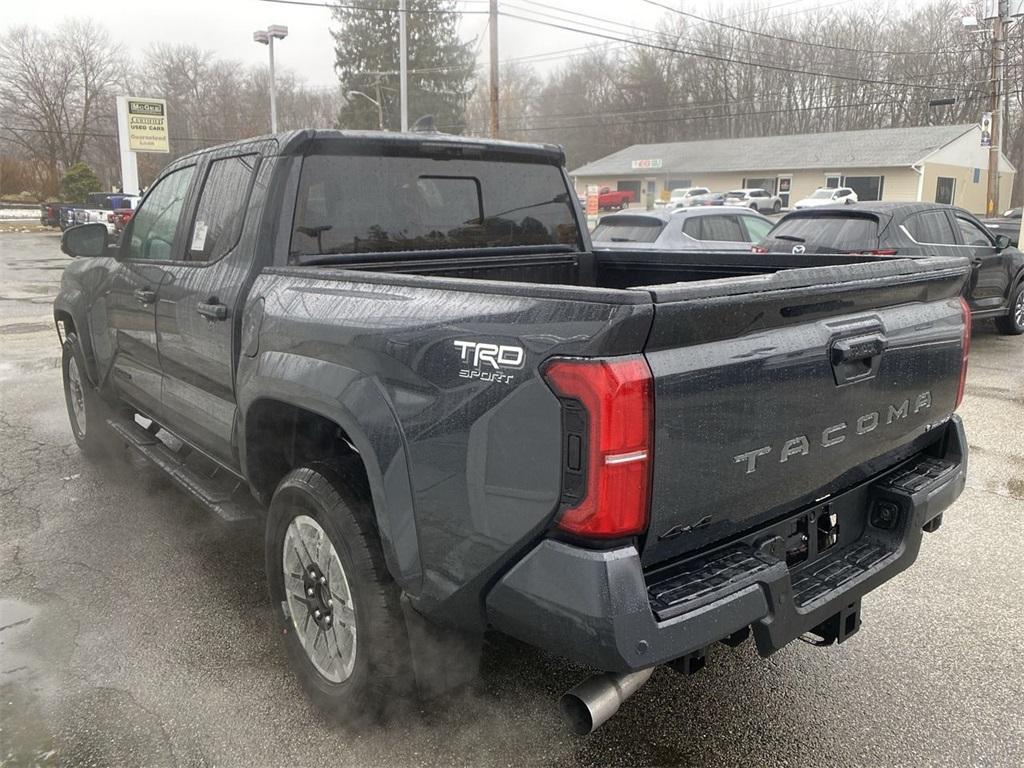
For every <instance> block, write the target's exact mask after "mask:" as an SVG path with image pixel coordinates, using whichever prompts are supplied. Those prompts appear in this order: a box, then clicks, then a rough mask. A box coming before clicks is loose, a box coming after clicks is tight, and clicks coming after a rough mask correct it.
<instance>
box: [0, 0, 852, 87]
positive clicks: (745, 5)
mask: <svg viewBox="0 0 1024 768" xmlns="http://www.w3.org/2000/svg"><path fill="white" fill-rule="evenodd" d="M347 1H348V2H351V3H352V4H365V5H373V4H375V0H347ZM851 1H853V2H857V1H858V0H851ZM659 2H663V3H664V4H665V5H672V6H678V0H659ZM753 2H754V3H755V4H756V5H765V6H773V7H775V6H778V7H779V10H777V11H776V12H777V13H791V12H793V11H799V9H800V8H802V7H813V6H815V5H822V6H826V5H830V4H835V2H836V0H753ZM0 3H2V5H3V12H2V14H0V29H6V28H8V27H10V26H14V25H17V24H34V25H37V26H46V25H48V24H52V23H53V22H54V20H59V19H61V18H64V17H67V16H72V17H78V18H82V17H89V18H92V19H94V20H96V21H98V22H101V23H102V24H104V25H105V26H106V27H107V28H108V29H109V30H110V31H111V33H112V34H113V35H114V37H115V38H116V39H118V40H119V41H121V42H122V43H123V44H124V45H125V46H126V47H127V48H128V50H129V51H130V52H131V54H132V55H133V56H135V57H141V56H142V54H143V52H144V51H145V50H146V48H147V47H149V46H150V45H152V44H153V43H156V42H160V41H165V42H170V43H193V44H195V45H198V46H200V47H202V48H209V49H212V50H215V51H216V52H217V53H218V54H219V55H220V56H222V57H224V58H231V59H237V60H240V61H243V62H246V63H253V64H263V63H265V62H266V60H267V53H266V47H265V46H262V45H258V44H257V43H254V42H253V41H252V32H253V30H256V29H260V28H263V27H266V26H267V25H268V24H284V25H286V26H287V27H288V31H289V35H288V38H287V39H286V40H285V41H283V42H281V43H279V44H278V45H276V46H275V54H276V58H277V63H278V66H279V67H284V68H288V69H290V70H292V71H294V72H295V73H296V74H298V75H299V76H300V77H302V78H303V79H304V80H305V81H306V82H308V83H309V84H311V85H317V86H331V85H334V84H336V83H337V80H336V78H335V76H334V70H333V64H334V40H333V38H332V37H331V35H330V32H329V27H330V22H331V14H330V11H329V10H328V9H327V8H323V7H309V6H302V5H285V4H283V3H276V2H275V3H272V2H263V1H262V0H162V2H133V1H132V0H127V1H126V2H111V1H110V0H19V1H16V0H0ZM716 4H717V3H716ZM722 4H723V5H725V6H729V5H735V6H736V13H737V16H736V18H735V19H734V23H736V24H738V25H742V23H743V15H742V14H743V12H744V11H746V10H749V8H750V6H751V0H724V2H722ZM515 7H518V8H519V9H529V10H528V13H529V15H530V16H533V17H535V18H541V15H542V14H549V16H548V17H546V18H545V20H546V21H548V22H551V23H559V22H558V21H557V20H556V19H554V18H551V16H550V15H553V14H554V15H557V14H559V12H558V11H556V10H555V9H556V8H560V9H562V11H561V13H560V15H562V16H563V17H566V16H567V14H566V12H569V15H570V17H571V13H579V14H584V15H586V16H588V17H590V18H591V19H592V21H593V22H594V23H598V24H601V25H602V26H604V25H607V24H609V23H613V22H617V23H620V24H628V25H636V26H640V27H652V26H654V24H655V23H656V22H657V19H658V17H659V16H660V15H661V14H663V13H666V11H664V10H662V9H660V8H657V7H655V6H652V5H650V4H648V3H646V2H642V0H536V2H534V0H508V2H507V3H505V2H502V8H503V9H505V10H506V11H507V13H510V14H518V13H521V12H522V11H519V10H515ZM683 7H685V8H686V9H687V10H690V11H692V12H695V13H700V12H701V10H702V9H704V8H706V7H707V5H706V3H704V2H694V1H693V0H687V2H685V4H684V5H683ZM458 8H459V9H460V10H465V11H483V10H486V9H487V2H486V0H460V1H459V3H458ZM572 18H574V19H575V21H570V22H569V23H572V24H574V25H576V24H578V23H582V22H586V19H584V18H581V17H572ZM486 26H487V15H486V14H482V13H465V14H463V15H462V16H461V17H460V22H459V32H460V34H461V35H462V37H463V38H464V39H466V40H474V39H478V38H479V37H480V36H482V35H484V34H485V30H486ZM623 31H624V30H622V29H621V27H619V28H617V29H616V30H615V31H614V34H617V35H621V34H622V33H623ZM480 42H481V43H482V45H483V48H482V50H483V51H484V52H485V53H484V55H483V56H482V57H481V58H480V61H481V62H486V50H487V48H486V40H480ZM600 42H601V41H600V40H598V39H595V38H593V37H590V36H586V35H580V34H577V33H573V32H566V31H564V30H559V29H554V28H551V27H545V26H541V25H538V24H535V23H529V22H524V21H519V20H516V19H513V18H506V17H502V19H501V23H500V33H499V43H500V46H501V48H500V51H499V55H498V57H499V59H502V60H504V59H507V58H519V57H523V56H535V57H538V58H535V59H533V60H532V61H533V63H534V64H535V66H537V67H538V69H541V70H545V69H547V68H550V67H553V66H557V65H558V64H559V63H560V59H559V58H557V56H558V55H559V54H560V53H563V52H564V51H566V50H567V49H573V48H577V47H580V46H585V45H587V44H592V43H600ZM546 54H551V56H545V55H546Z"/></svg>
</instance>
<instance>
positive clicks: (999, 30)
mask: <svg viewBox="0 0 1024 768" xmlns="http://www.w3.org/2000/svg"><path fill="white" fill-rule="evenodd" d="M1003 8H1004V4H1003V2H1000V3H999V15H998V16H996V17H995V18H994V19H993V20H992V74H991V80H992V82H991V97H992V102H991V104H990V105H989V109H990V110H991V112H992V142H991V144H990V145H989V148H988V201H987V203H986V205H985V215H986V216H998V215H999V155H1000V153H1001V152H1002V143H1003V142H1002V136H1003V119H1002V118H1003V58H1004V56H1005V54H1006V18H1005V16H1004V15H1003Z"/></svg>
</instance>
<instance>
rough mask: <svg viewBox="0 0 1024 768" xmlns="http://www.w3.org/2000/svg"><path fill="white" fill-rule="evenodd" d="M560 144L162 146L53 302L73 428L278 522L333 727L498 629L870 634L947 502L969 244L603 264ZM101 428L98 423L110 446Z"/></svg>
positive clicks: (628, 660)
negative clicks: (178, 149) (128, 215)
mask: <svg viewBox="0 0 1024 768" xmlns="http://www.w3.org/2000/svg"><path fill="white" fill-rule="evenodd" d="M581 221H582V217H581V211H580V210H579V203H578V200H577V198H576V195H575V194H574V193H573V190H572V187H571V184H570V181H569V179H568V177H567V176H566V174H565V171H564V169H563V155H562V152H561V150H560V149H559V148H557V147H552V146H541V145H523V144H513V143H507V142H496V141H481V140H470V139H462V138H458V137H449V136H444V135H441V134H382V133H348V132H336V131H301V132H295V133H289V134H281V135H277V136H272V137H266V138H261V139H254V140H251V141H246V142H241V143H235V144H231V145H228V146H222V147H218V148H214V149H210V150H206V151H203V152H200V153H196V154H192V155H189V156H187V157H183V158H180V159H178V160H175V161H174V162H173V163H172V164H171V165H170V166H168V167H167V168H166V169H165V171H164V172H163V173H162V174H161V175H160V177H159V178H158V179H157V180H156V181H155V182H154V183H153V185H152V186H151V188H150V189H149V192H148V193H147V195H146V197H145V199H144V200H143V201H142V202H141V204H140V206H139V209H138V211H137V212H136V213H135V216H134V218H133V219H132V221H131V222H130V224H129V225H128V227H127V229H126V231H125V233H124V235H123V237H122V238H121V241H120V242H119V243H118V244H112V243H108V236H107V233H106V229H105V227H104V226H103V225H93V224H87V225H83V226H81V227H76V228H73V229H70V230H68V232H66V233H65V235H64V240H63V245H62V247H63V249H64V250H65V252H67V253H68V254H70V255H73V256H78V257H81V258H77V259H76V260H75V261H73V262H72V263H71V264H69V265H68V267H67V268H66V270H65V272H64V277H63V282H62V287H61V291H60V295H59V296H58V298H57V300H56V302H55V305H54V317H55V319H56V322H57V326H58V333H59V336H60V339H61V342H62V344H63V351H64V358H63V359H64V366H63V371H64V380H65V392H66V397H67V405H68V413H69V415H70V419H71V425H72V428H73V431H74V435H75V438H76V440H77V441H78V443H79V444H80V445H81V447H82V448H83V449H84V450H85V451H86V452H87V453H90V454H93V453H101V452H104V451H107V450H109V447H110V446H111V444H112V443H116V444H117V445H121V446H123V445H124V444H125V443H127V445H128V446H129V447H130V448H132V449H134V450H136V451H138V452H139V453H141V454H142V455H143V456H145V457H147V458H149V459H151V460H152V461H153V462H155V463H156V464H157V465H158V466H160V467H161V468H163V469H164V470H165V471H166V472H167V473H168V475H169V476H170V477H171V478H172V479H174V480H175V481H176V482H177V483H178V484H180V485H181V486H182V487H183V488H185V489H186V490H187V491H188V492H190V493H191V494H192V495H193V496H194V497H195V498H196V499H197V500H198V501H200V502H201V503H202V504H204V505H205V506H206V507H208V508H209V509H210V510H212V511H213V512H214V513H216V514H218V515H220V516H221V517H223V518H224V519H225V520H228V521H245V520H250V519H253V520H258V521H261V523H262V524H264V525H265V529H266V568H267V577H268V581H269V586H270V593H271V601H272V605H273V606H274V610H275V613H276V617H277V621H278V622H279V625H280V628H281V630H282V634H283V635H284V640H285V646H286V649H287V652H288V654H289V656H290V657H291V661H292V663H293V665H294V667H295V669H296V671H297V674H298V675H299V677H300V678H301V680H302V683H303V685H304V686H305V688H306V690H307V691H308V693H309V695H310V696H311V697H312V698H313V699H314V700H315V701H316V702H317V704H319V705H320V706H321V707H323V708H324V709H325V710H327V711H328V712H330V713H331V714H333V715H335V716H337V717H339V718H350V717H354V716H359V715H362V714H364V713H367V712H374V711H377V710H379V708H380V707H381V706H382V705H383V704H384V703H385V702H387V701H388V700H389V698H391V699H393V698H394V697H396V696H398V695H400V694H404V693H406V692H409V691H411V690H412V686H418V687H419V689H420V690H421V691H428V692H429V691H436V690H441V689H443V688H444V687H445V686H447V685H451V684H454V683H456V682H458V681H459V680H464V679H466V678H467V677H472V675H474V674H475V672H476V665H477V662H478V657H479V649H480V644H481V639H480V638H481V637H482V636H483V633H484V632H485V631H489V630H494V631H499V632H503V633H506V634H508V635H511V636H514V637H516V638H519V639H520V640H522V641H525V642H527V643H530V644H533V645H535V646H538V647H540V648H543V649H546V650H548V651H550V652H552V653H555V654H560V655H563V656H565V657H567V658H569V659H572V660H574V661H576V662H580V663H583V664H586V665H589V666H591V667H593V668H594V669H595V671H596V672H597V673H599V674H595V676H594V677H592V678H590V679H588V680H586V681H584V682H583V683H582V684H581V685H580V686H578V687H577V688H576V689H574V690H573V691H572V692H570V693H569V694H567V695H566V696H565V697H563V700H562V706H563V710H564V712H565V714H566V715H567V717H568V718H569V720H570V722H571V723H572V725H573V727H574V728H575V729H576V730H577V731H579V732H587V731H589V730H591V729H593V728H596V727H597V726H598V725H600V724H601V723H602V722H603V721H604V720H606V719H607V718H608V717H609V716H610V715H611V714H613V713H614V711H615V710H616V709H617V708H618V706H619V704H620V703H621V701H622V700H623V699H624V698H625V697H626V696H628V695H629V694H630V693H631V692H632V691H634V690H636V688H638V687H639V686H640V685H641V684H642V683H643V682H644V681H645V680H646V679H647V678H648V677H649V676H650V673H651V670H652V669H653V668H654V667H655V666H656V665H660V664H670V665H672V666H673V667H674V668H675V669H677V670H679V671H681V672H693V671H696V670H698V669H700V667H701V666H702V665H703V663H704V652H705V649H706V648H707V647H708V646H709V645H711V644H713V643H716V642H719V641H723V642H726V643H729V644H738V643H740V642H742V641H744V640H745V639H746V638H747V637H748V636H749V635H750V634H751V631H752V633H753V637H754V641H755V642H756V644H757V648H758V650H759V651H760V653H761V654H763V655H768V654H771V653H773V652H774V651H777V650H778V649H780V648H782V647H783V646H784V645H786V644H787V643H789V642H791V641H792V640H794V639H796V638H800V637H803V638H804V639H812V638H813V639H814V640H815V641H816V642H818V643H820V644H823V645H827V644H830V643H833V642H837V641H839V642H841V641H843V640H845V639H846V638H847V637H849V636H850V635H851V634H853V633H854V632H855V631H857V629H858V627H859V626H860V620H861V610H860V606H861V597H862V596H863V595H864V594H865V593H867V592H869V591H870V590H872V589H874V588H875V587H877V586H879V585H880V584H882V583H883V582H885V581H886V580H888V579H890V578H891V577H892V576H894V575H895V574H897V573H899V572H900V571H902V570H903V569H905V568H907V567H908V566H909V565H910V564H911V563H913V561H914V559H915V558H916V557H917V554H918V549H919V546H920V544H921V539H922V531H932V530H935V529H936V528H938V526H939V524H940V523H941V521H942V513H943V510H945V509H946V508H947V507H948V506H949V505H950V504H951V503H952V502H953V501H954V500H955V499H956V498H957V496H958V495H959V493H960V491H961V489H962V488H963V485H964V476H965V472H966V466H967V443H966V440H965V438H964V432H963V428H962V426H961V423H960V420H959V418H958V417H957V416H955V415H954V410H955V409H956V407H957V405H958V404H959V402H960V398H961V396H962V393H963V386H964V377H965V374H966V366H967V352H968V346H969V340H970V325H969V318H970V316H969V313H968V312H967V311H966V309H965V306H964V304H963V302H962V301H961V299H960V293H961V289H962V287H963V285H964V282H965V280H966V278H967V275H968V271H969V268H970V267H969V264H968V263H967V262H966V261H965V260H962V259H955V258H950V259H944V258H925V259H905V258H894V259H885V258H879V257H875V256H871V257H860V256H849V255H845V256H844V255H835V256H828V257H821V256H815V257H809V256H805V255H798V254H779V255H760V254H747V253H721V254H709V253H705V254H702V253H693V252H686V253H676V254H672V253H652V252H642V251H638V252H629V251H618V250H616V251H608V252H601V251H595V250H594V249H592V247H591V243H590V240H589V236H588V234H587V231H586V228H585V227H584V226H582V225H581ZM112 438H113V439H112Z"/></svg>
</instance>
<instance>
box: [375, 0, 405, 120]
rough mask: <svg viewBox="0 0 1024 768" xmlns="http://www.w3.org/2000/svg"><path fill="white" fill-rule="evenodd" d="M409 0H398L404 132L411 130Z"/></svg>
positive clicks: (399, 64)
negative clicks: (407, 23)
mask: <svg viewBox="0 0 1024 768" xmlns="http://www.w3.org/2000/svg"><path fill="white" fill-rule="evenodd" d="M407 3H408V0H398V38H399V41H398V77H399V80H401V83H400V84H399V86H398V101H399V103H400V104H401V105H402V106H401V111H402V132H403V133H404V132H405V131H408V130H409V40H408V35H407V28H406V19H405V17H406V16H408V13H407V12H406V10H407V7H408V6H407ZM377 101H380V80H378V81H377Z"/></svg>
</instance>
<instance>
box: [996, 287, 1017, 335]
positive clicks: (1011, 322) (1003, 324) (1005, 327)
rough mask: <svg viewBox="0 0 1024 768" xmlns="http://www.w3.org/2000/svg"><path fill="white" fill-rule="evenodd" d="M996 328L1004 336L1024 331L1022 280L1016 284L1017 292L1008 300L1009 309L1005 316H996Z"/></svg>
mask: <svg viewBox="0 0 1024 768" xmlns="http://www.w3.org/2000/svg"><path fill="white" fill-rule="evenodd" d="M996 329H997V330H998V331H999V332H1000V333H1002V334H1004V335H1006V336H1020V335H1021V334H1022V333H1024V280H1022V281H1021V284H1020V285H1019V286H1017V292H1016V294H1015V295H1014V296H1013V298H1012V299H1011V300H1010V311H1009V312H1007V313H1006V316H1005V317H997V318H996Z"/></svg>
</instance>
